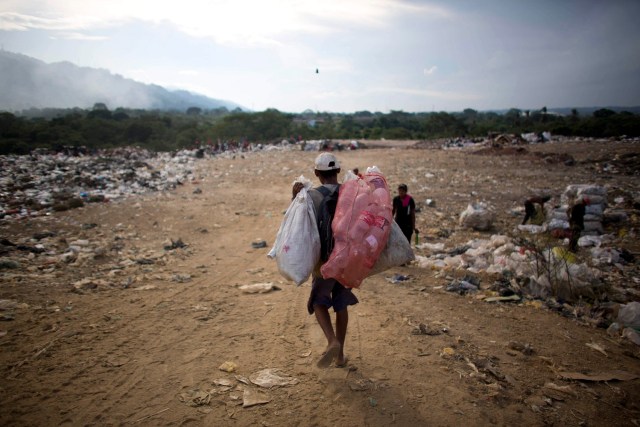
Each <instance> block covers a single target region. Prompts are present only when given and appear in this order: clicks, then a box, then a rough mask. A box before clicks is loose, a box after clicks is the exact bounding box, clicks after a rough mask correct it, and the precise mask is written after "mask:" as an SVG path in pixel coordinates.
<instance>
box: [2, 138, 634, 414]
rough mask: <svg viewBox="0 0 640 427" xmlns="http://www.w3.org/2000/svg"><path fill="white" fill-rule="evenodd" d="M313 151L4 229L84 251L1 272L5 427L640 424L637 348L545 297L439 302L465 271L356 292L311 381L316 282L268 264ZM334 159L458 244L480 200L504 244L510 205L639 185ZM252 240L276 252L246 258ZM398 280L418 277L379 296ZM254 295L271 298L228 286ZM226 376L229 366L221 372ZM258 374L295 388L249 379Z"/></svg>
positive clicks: (457, 155)
mask: <svg viewBox="0 0 640 427" xmlns="http://www.w3.org/2000/svg"><path fill="white" fill-rule="evenodd" d="M615 147H616V148H615V149H616V150H618V151H620V152H636V153H637V151H638V148H637V147H634V146H628V145H616V146H615ZM535 150H546V151H560V152H569V153H570V154H571V155H573V156H574V157H575V158H576V159H577V160H578V161H583V160H585V159H587V158H592V159H595V158H597V156H598V155H599V153H600V154H602V155H603V156H604V155H610V156H613V155H614V154H615V153H613V152H612V147H611V146H610V145H609V146H608V145H606V144H603V143H600V144H595V143H594V144H586V143H583V144H549V145H544V146H539V147H536V148H535ZM316 154H317V153H307V152H297V151H296V152H266V153H258V154H250V155H246V156H240V155H238V156H236V157H235V158H218V159H211V160H203V161H201V162H200V163H199V170H198V172H197V173H196V176H197V177H198V179H197V180H196V181H194V182H192V183H188V184H186V185H184V186H182V187H179V189H178V190H176V191H175V192H171V193H165V194H153V195H149V196H145V197H141V198H138V199H128V200H126V201H122V202H114V203H107V204H101V205H91V206H88V207H85V208H80V209H76V210H73V211H69V212H61V213H55V214H53V215H52V216H49V217H43V218H36V219H32V220H25V221H21V222H12V223H8V222H5V223H2V224H1V225H0V235H1V236H2V237H5V238H7V239H9V240H11V241H14V242H25V241H28V239H29V238H30V237H31V236H33V235H34V233H37V232H44V231H51V232H54V233H52V234H55V236H52V237H48V238H45V239H43V240H42V241H41V243H42V244H43V245H44V246H45V247H49V248H61V247H64V246H65V245H69V244H71V243H73V242H76V244H78V245H80V246H82V247H83V248H86V251H84V250H83V251H81V252H80V255H79V256H78V258H77V259H75V260H71V262H69V263H65V262H61V261H59V260H58V259H56V258H54V257H51V256H47V254H46V253H45V254H39V255H33V254H32V255H28V254H19V255H16V257H18V256H20V257H22V258H20V259H19V260H20V265H21V267H20V268H18V269H11V270H8V269H6V270H1V271H0V299H1V300H9V301H12V303H5V309H4V310H3V311H0V314H3V313H4V317H3V319H4V320H6V321H5V322H2V323H0V334H1V335H0V349H1V351H0V361H1V362H2V365H1V366H2V378H3V381H2V385H1V386H0V424H2V425H4V426H34V425H70V426H71V425H73V426H75V425H95V426H105V425H106V426H108V425H129V424H139V425H152V426H153V425H162V426H164V425H181V426H182V425H203V426H217V425H230V426H249V425H251V426H253V425H265V426H282V425H286V426H310V425H311V426H313V425H317V426H328V425H340V426H363V425H366V426H386V425H399V426H417V425H442V426H444V425H462V424H464V425H478V426H481V425H534V426H535V425H549V424H554V425H576V426H577V425H593V426H596V425H601V426H605V425H638V423H640V405H639V403H638V402H640V399H639V396H640V379H638V378H639V376H640V360H639V357H640V356H639V352H638V347H637V346H635V345H634V344H632V343H630V342H629V341H627V340H623V339H618V338H612V337H610V336H608V335H607V333H606V331H605V329H601V328H595V327H593V326H590V325H589V324H588V322H584V321H582V320H580V319H579V318H575V317H574V318H572V317H571V316H561V315H560V314H558V313H557V312H554V311H551V310H549V309H547V308H544V306H543V305H542V304H539V303H538V304H536V303H535V302H529V303H488V302H484V301H481V300H478V299H476V298H474V297H473V296H460V295H457V294H455V293H450V292H446V291H445V289H444V286H445V285H446V284H447V283H448V281H449V280H450V279H451V277H461V276H462V275H464V272H460V271H444V272H443V271H434V270H426V269H421V268H419V267H417V266H415V265H413V266H408V267H399V268H396V269H392V270H389V271H387V272H385V273H381V274H379V275H377V276H374V277H371V278H369V279H367V280H366V281H365V282H364V284H363V285H362V287H361V288H360V289H359V290H356V291H355V292H356V294H357V296H358V298H359V299H360V303H359V304H358V305H356V306H355V307H353V308H352V309H351V310H350V325H349V332H348V337H347V345H346V349H345V351H346V354H347V355H348V357H349V360H350V362H349V366H348V367H347V368H334V367H332V368H328V369H325V370H320V369H318V368H316V367H315V361H316V360H317V358H318V356H319V354H320V352H321V351H322V350H323V348H324V345H325V342H324V338H323V336H322V333H321V331H320V329H319V327H318V326H317V324H316V322H315V320H314V318H313V317H311V316H309V315H308V314H307V312H306V301H307V297H308V292H309V289H310V284H309V282H307V283H305V284H303V285H302V286H300V287H296V286H295V285H293V284H291V283H287V282H284V281H283V280H282V278H281V277H280V275H279V274H278V271H277V268H276V264H275V262H274V261H272V260H269V259H268V258H267V257H266V254H267V252H268V250H269V247H270V245H271V244H272V243H273V240H274V237H275V234H276V232H277V230H278V227H279V225H280V221H281V219H282V214H283V212H284V210H285V209H286V207H287V205H288V203H289V200H290V188H291V184H292V182H293V180H294V178H296V177H298V176H299V175H301V174H304V175H305V176H307V177H308V178H313V175H312V170H311V165H312V164H313V158H314V157H315V155H316ZM338 157H339V159H340V160H341V161H342V164H343V169H347V168H348V169H351V168H354V167H359V168H360V170H361V171H362V170H364V169H365V168H366V167H367V166H371V165H377V166H378V167H379V168H380V169H381V170H382V172H383V173H384V174H385V175H386V176H387V178H388V181H389V183H390V185H391V187H392V189H394V188H395V187H396V186H397V184H399V183H400V182H405V183H407V184H408V186H409V193H411V194H413V195H414V197H415V198H416V200H417V201H418V203H419V204H423V203H424V201H425V200H426V199H427V198H431V199H433V200H435V201H436V208H434V209H425V208H423V209H422V210H421V212H419V213H418V228H419V229H420V230H421V231H422V233H421V237H422V238H428V239H430V240H431V241H433V242H447V244H450V245H452V246H453V245H454V243H455V242H465V241H467V240H469V239H471V238H475V237H488V236H490V235H491V233H481V232H473V231H468V230H464V229H461V228H460V227H459V226H458V215H459V213H460V212H461V211H462V210H464V208H465V207H466V206H467V204H468V203H469V202H471V201H474V200H485V201H487V202H489V203H491V204H492V205H494V206H495V207H496V211H497V212H498V217H497V222H496V230H495V231H494V232H497V233H499V232H507V231H512V230H513V228H514V227H515V226H516V225H517V224H518V223H519V221H521V217H518V216H514V215H513V214H511V211H512V210H513V209H516V208H520V207H521V206H520V204H521V201H522V200H523V198H524V197H525V196H526V195H528V194H529V193H530V192H531V191H533V190H535V189H547V190H549V191H551V192H553V193H554V194H560V193H561V192H562V191H563V190H564V188H565V187H566V186H567V185H568V184H572V183H585V182H586V183H592V182H597V183H600V184H602V185H610V186H613V187H615V188H617V189H620V191H623V190H624V191H629V192H630V191H633V192H636V193H637V191H638V184H637V178H634V177H633V176H628V175H624V174H618V175H612V174H610V173H607V172H606V171H605V172H600V171H599V169H598V167H597V165H598V163H597V162H593V163H589V166H585V165H584V164H582V165H581V164H579V165H578V166H565V165H564V164H563V163H553V162H545V161H543V160H541V159H540V158H535V157H533V156H525V155H523V156H518V155H511V156H489V155H485V156H479V155H473V154H470V153H467V152H458V151H443V150H412V149H405V148H396V149H390V148H387V149H370V150H356V151H349V152H341V153H338ZM196 189H199V190H201V192H200V191H194V190H196ZM438 230H447V233H446V235H448V237H442V236H444V235H445V234H441V235H440V237H439V236H438V235H437V231H438ZM631 231H632V232H633V229H632V230H631ZM635 231H636V232H637V230H635ZM178 239H180V240H181V242H183V243H184V244H185V245H186V246H185V247H177V248H175V249H165V246H171V243H172V240H173V243H174V245H173V246H174V247H176V246H181V245H179V244H176V242H177V241H178ZM260 239H264V240H265V241H266V242H267V243H268V247H266V248H254V247H252V242H254V241H256V240H260ZM78 242H80V243H78ZM627 242H629V241H627ZM623 243H624V242H623ZM629 244H632V243H629ZM632 249H633V250H636V249H637V248H632ZM98 255H99V256H98ZM396 273H398V274H403V275H408V276H409V277H410V280H408V281H405V282H401V283H396V284H393V283H390V281H388V280H387V278H388V277H391V276H393V274H396ZM628 279H629V280H630V279H631V278H628ZM254 283H273V284H274V285H276V286H277V287H278V288H279V289H278V290H274V291H271V292H268V293H257V294H250V293H245V292H243V291H242V290H241V289H239V287H240V286H242V285H246V284H254ZM6 304H9V305H10V307H8V308H7V307H6ZM420 324H423V327H422V329H421V328H420ZM519 344H521V345H519ZM587 344H589V345H587ZM225 362H232V363H233V366H235V368H234V369H233V372H226V371H223V370H221V369H220V368H219V367H220V366H221V365H223V363H225ZM267 368H277V369H278V371H275V372H276V373H278V374H279V376H280V377H281V379H282V378H284V379H285V380H287V381H289V382H290V383H291V384H290V385H285V386H282V387H273V388H271V389H268V388H261V387H258V386H257V385H255V384H254V383H252V382H251V379H252V378H254V374H256V373H257V372H258V371H261V370H263V369H267ZM614 371H615V372H614ZM571 374H576V375H577V374H583V375H585V374H589V375H601V376H602V378H600V379H610V380H609V381H595V380H589V379H588V378H587V379H583V380H572V379H567V378H566V377H567V376H570V375H571ZM563 376H564V377H563ZM634 378H635V379H634ZM254 379H255V378H254ZM243 402H244V403H245V404H248V403H257V402H260V403H257V404H254V405H251V406H247V407H243Z"/></svg>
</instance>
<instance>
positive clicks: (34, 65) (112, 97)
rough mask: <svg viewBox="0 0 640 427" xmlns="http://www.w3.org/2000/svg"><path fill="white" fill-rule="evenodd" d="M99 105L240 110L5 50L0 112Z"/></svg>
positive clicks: (0, 67)
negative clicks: (48, 62)
mask: <svg viewBox="0 0 640 427" xmlns="http://www.w3.org/2000/svg"><path fill="white" fill-rule="evenodd" d="M96 103H102V104H105V105H106V106H107V107H108V108H110V109H115V108H119V107H123V108H137V109H148V110H164V111H171V110H173V111H186V110H187V109H188V108H190V107H198V108H202V109H215V108H220V107H225V108H227V109H228V110H233V109H236V108H240V109H243V108H242V107H241V106H239V105H237V104H235V103H233V102H229V101H223V100H219V99H212V98H208V97H206V96H203V95H197V94H193V93H190V92H187V91H182V90H181V91H170V90H167V89H165V88H163V87H161V86H157V85H148V84H144V83H140V82H136V81H135V80H131V79H126V78H124V77H122V76H120V75H117V74H112V73H111V72H109V71H108V70H103V69H97V68H88V67H79V66H77V65H74V64H72V63H70V62H57V63H52V64H47V63H45V62H43V61H40V60H38V59H34V58H31V57H29V56H25V55H21V54H17V53H12V52H8V51H5V50H1V51H0V110H4V111H11V112H18V111H21V110H26V109H30V108H75V107H78V108H91V107H92V106H93V105H95V104H96Z"/></svg>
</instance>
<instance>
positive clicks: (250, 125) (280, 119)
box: [0, 104, 640, 154]
mask: <svg viewBox="0 0 640 427" xmlns="http://www.w3.org/2000/svg"><path fill="white" fill-rule="evenodd" d="M545 131H548V132H551V133H552V134H553V135H564V136H582V137H620V136H623V135H625V136H628V137H638V136H640V115H638V114H635V113H632V112H626V111H621V112H615V111H613V110H610V109H606V108H602V109H599V110H596V111H594V112H593V114H591V115H584V116H581V115H580V114H578V112H577V110H575V109H574V110H573V111H572V112H571V114H569V115H559V114H553V113H550V112H548V111H547V109H546V108H542V109H540V110H537V111H522V110H519V109H511V110H508V111H507V112H505V113H495V112H479V111H476V110H473V109H465V110H464V111H462V112H457V113H447V112H426V113H407V112H403V111H391V112H389V113H384V114H383V113H380V112H369V111H359V112H356V113H352V114H341V113H327V112H313V111H309V110H307V111H305V112H303V113H299V114H293V113H283V112H280V111H278V110H275V109H268V110H265V111H262V112H244V111H241V110H239V109H237V110H234V111H228V110H227V109H226V108H218V109H214V110H203V109H200V108H197V107H192V108H189V109H188V110H186V111H185V112H166V111H148V110H132V109H125V108H118V109H115V110H113V111H111V110H109V109H108V108H107V107H106V106H105V105H104V104H95V105H94V107H93V108H92V109H90V110H83V109H77V108H76V109H70V110H56V109H48V110H31V111H28V112H23V114H21V115H15V114H13V113H10V112H1V113H0V154H10V153H12V154H27V153H29V152H31V151H32V150H34V149H36V148H44V149H53V150H55V149H57V148H59V147H63V146H64V147H69V146H72V147H86V148H87V149H88V150H92V149H100V148H116V147H124V146H139V147H141V148H146V149H149V150H152V151H173V150H179V149H184V148H194V147H196V146H198V145H203V144H215V143H219V142H238V143H240V142H245V141H248V142H253V143H262V144H271V143H276V142H280V141H282V140H283V139H288V140H310V139H356V140H360V141H363V140H364V141H365V142H366V140H369V139H381V138H385V139H416V140H429V139H436V138H460V137H464V138H479V137H486V136H487V135H489V134H492V133H493V134H496V133H507V134H522V133H531V132H535V133H541V132H545Z"/></svg>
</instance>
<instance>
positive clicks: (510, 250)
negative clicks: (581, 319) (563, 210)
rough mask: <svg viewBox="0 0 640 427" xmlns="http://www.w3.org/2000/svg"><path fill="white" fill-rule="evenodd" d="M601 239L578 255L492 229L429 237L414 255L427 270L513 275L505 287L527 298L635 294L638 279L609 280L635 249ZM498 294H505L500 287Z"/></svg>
mask: <svg viewBox="0 0 640 427" xmlns="http://www.w3.org/2000/svg"><path fill="white" fill-rule="evenodd" d="M587 238H590V239H591V241H593V239H594V238H593V237H589V236H584V237H583V238H582V239H587ZM605 241H606V240H605V239H600V238H599V236H598V245H597V246H594V247H592V248H591V249H589V255H590V257H588V259H580V258H578V257H577V256H576V255H574V254H573V253H571V252H569V251H568V250H567V249H566V248H564V247H562V246H555V247H542V246H536V244H534V243H532V242H529V241H526V240H524V239H514V238H511V237H509V236H505V235H497V234H495V235H492V236H491V237H490V238H489V239H473V240H470V241H468V242H467V243H466V244H464V245H462V246H459V247H455V248H451V249H446V248H445V247H444V245H436V244H429V243H425V244H421V245H417V246H416V248H418V249H421V250H426V251H427V252H430V255H429V256H421V255H416V263H417V264H418V265H419V266H420V267H422V268H427V269H431V270H440V271H454V270H466V271H467V272H469V273H473V274H493V275H495V276H496V277H504V276H509V277H510V278H512V279H513V280H510V281H507V282H506V284H507V287H509V285H510V284H511V285H512V286H511V288H512V289H511V290H512V291H513V292H515V293H518V294H520V295H521V296H526V297H529V298H540V299H546V298H550V297H553V298H556V299H558V300H561V301H566V302H575V301H578V300H580V299H581V298H585V299H587V300H591V301H593V300H595V299H599V300H600V301H605V300H606V301H616V302H619V303H625V302H628V301H631V300H637V299H639V298H640V291H639V290H638V289H637V287H638V285H639V283H637V281H630V282H627V283H622V284H618V285H615V286H614V285H612V284H611V283H612V282H616V283H617V282H619V281H618V280H609V279H615V278H617V276H616V275H617V274H619V272H621V271H623V270H624V269H625V268H635V267H634V265H633V261H634V257H633V255H632V254H631V253H629V252H628V251H625V250H623V249H617V248H613V247H605V246H603V245H602V244H603V242H605ZM582 244H583V245H585V246H586V245H587V244H588V241H587V240H583V241H582ZM469 283H470V284H472V285H473V286H475V287H476V288H477V289H474V287H472V286H469V285H468V284H469ZM503 287H504V286H503ZM449 288H451V290H455V291H456V292H458V293H462V292H461V290H464V293H466V292H469V291H471V292H473V291H476V290H480V289H481V286H480V284H479V283H477V282H475V281H473V280H471V279H469V278H467V279H464V280H462V281H457V282H456V283H450V284H449ZM501 294H502V296H504V290H503V292H502V293H501Z"/></svg>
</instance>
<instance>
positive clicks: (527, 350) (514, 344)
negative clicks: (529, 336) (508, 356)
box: [509, 341, 535, 356]
mask: <svg viewBox="0 0 640 427" xmlns="http://www.w3.org/2000/svg"><path fill="white" fill-rule="evenodd" d="M509 348H510V349H512V350H516V351H519V352H520V353H522V354H524V355H526V356H531V355H532V354H534V353H535V350H534V349H533V347H531V344H529V343H526V344H523V343H521V342H518V341H510V342H509Z"/></svg>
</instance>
